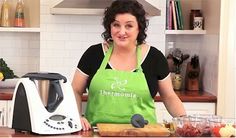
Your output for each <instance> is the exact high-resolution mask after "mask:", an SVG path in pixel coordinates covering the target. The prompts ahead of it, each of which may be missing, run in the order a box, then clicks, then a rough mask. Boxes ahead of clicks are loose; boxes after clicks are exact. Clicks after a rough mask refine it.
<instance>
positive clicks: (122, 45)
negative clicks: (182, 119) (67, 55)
mask: <svg viewBox="0 0 236 138" xmlns="http://www.w3.org/2000/svg"><path fill="white" fill-rule="evenodd" d="M145 15H146V12H145V11H144V9H143V7H142V5H141V4H139V3H138V2H137V1H135V0H116V1H114V2H113V3H112V4H111V6H110V7H109V8H107V9H106V11H105V13H104V18H103V26H104V28H105V31H104V32H103V34H102V36H103V37H104V40H105V41H106V42H108V43H106V44H97V45H93V46H91V47H89V48H88V49H87V51H86V52H85V53H84V54H83V56H82V58H81V59H80V61H79V63H78V66H77V67H78V69H77V70H76V72H75V75H74V79H73V82H72V86H73V89H74V92H75V95H76V98H77V104H78V108H79V111H80V113H81V97H82V94H83V92H85V91H86V88H88V91H89V95H88V101H87V108H86V113H85V117H81V123H82V127H83V130H88V129H90V128H91V125H92V126H93V125H96V123H98V122H106V123H129V122H130V118H131V116H132V115H133V114H136V113H138V114H141V115H142V116H144V118H145V119H146V120H148V121H149V123H156V115H155V107H154V100H153V98H154V97H155V95H156V93H157V91H159V93H160V96H161V98H162V100H163V102H164V104H165V106H166V108H167V110H168V111H169V113H170V114H171V115H172V116H173V117H176V116H182V115H185V114H186V113H185V110H184V108H183V105H182V103H181V101H180V99H179V98H178V97H177V96H176V94H175V92H174V91H173V88H172V84H171V79H170V75H169V74H170V73H169V70H168V64H167V61H166V59H165V57H164V55H163V54H162V53H161V52H160V51H159V50H157V49H156V48H154V47H152V46H149V45H147V44H146V43H145V38H146V36H147V35H146V29H147V25H148V22H147V19H146V17H145Z"/></svg>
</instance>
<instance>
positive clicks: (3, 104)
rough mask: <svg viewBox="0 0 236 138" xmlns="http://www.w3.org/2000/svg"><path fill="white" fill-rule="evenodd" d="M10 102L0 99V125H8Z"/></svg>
mask: <svg viewBox="0 0 236 138" xmlns="http://www.w3.org/2000/svg"><path fill="white" fill-rule="evenodd" d="M11 103H12V101H10V100H0V113H1V115H0V126H5V127H6V126H7V125H8V121H9V120H8V119H9V115H10V109H11Z"/></svg>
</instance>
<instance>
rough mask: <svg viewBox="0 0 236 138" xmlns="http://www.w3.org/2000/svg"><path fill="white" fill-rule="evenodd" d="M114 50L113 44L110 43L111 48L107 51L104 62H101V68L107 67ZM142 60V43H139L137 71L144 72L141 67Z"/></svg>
mask: <svg viewBox="0 0 236 138" xmlns="http://www.w3.org/2000/svg"><path fill="white" fill-rule="evenodd" d="M112 51H113V44H110V46H109V49H108V50H107V52H106V53H105V57H104V59H103V61H102V64H101V66H100V68H99V69H106V66H107V63H108V61H109V59H110V56H111V53H112ZM141 60H142V56H141V47H140V45H138V46H137V62H138V64H137V72H143V69H142V67H141V62H142V61H141Z"/></svg>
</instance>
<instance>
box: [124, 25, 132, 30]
mask: <svg viewBox="0 0 236 138" xmlns="http://www.w3.org/2000/svg"><path fill="white" fill-rule="evenodd" d="M125 27H126V28H128V29H129V28H132V27H133V25H131V24H128V25H126V26H125Z"/></svg>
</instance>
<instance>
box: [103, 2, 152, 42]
mask: <svg viewBox="0 0 236 138" xmlns="http://www.w3.org/2000/svg"><path fill="white" fill-rule="evenodd" d="M123 13H130V14H132V15H133V16H135V17H136V19H137V22H138V27H139V34H138V37H137V42H138V44H142V43H144V42H145V39H146V37H147V34H146V31H147V26H148V20H147V19H146V11H145V10H144V8H143V6H142V5H141V4H140V3H138V2H137V1H136V0H116V1H114V2H113V3H112V4H111V6H110V7H108V8H106V10H105V12H104V17H103V23H102V24H103V26H104V29H105V31H104V32H103V33H102V37H103V38H104V40H106V41H108V40H110V39H111V27H110V25H111V23H112V22H114V21H115V17H116V15H117V14H123Z"/></svg>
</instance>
